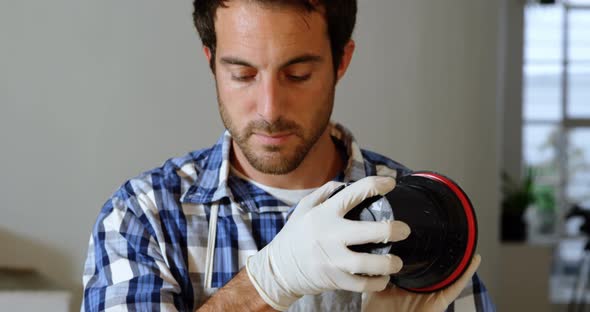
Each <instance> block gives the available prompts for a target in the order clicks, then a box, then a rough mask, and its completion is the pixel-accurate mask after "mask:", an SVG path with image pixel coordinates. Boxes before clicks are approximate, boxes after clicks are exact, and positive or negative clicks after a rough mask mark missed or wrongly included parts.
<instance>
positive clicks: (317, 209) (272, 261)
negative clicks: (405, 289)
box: [246, 177, 410, 310]
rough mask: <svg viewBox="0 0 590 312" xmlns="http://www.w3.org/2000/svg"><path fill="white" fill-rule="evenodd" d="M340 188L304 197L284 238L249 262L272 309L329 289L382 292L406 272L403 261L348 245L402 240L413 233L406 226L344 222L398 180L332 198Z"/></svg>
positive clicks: (366, 184)
mask: <svg viewBox="0 0 590 312" xmlns="http://www.w3.org/2000/svg"><path fill="white" fill-rule="evenodd" d="M340 185H342V183H335V182H329V183H327V184H325V185H324V186H322V187H321V188H319V189H318V190H316V191H315V192H313V193H311V194H310V195H308V196H306V197H305V198H303V199H302V200H301V202H300V203H299V204H298V205H297V207H296V208H295V212H294V213H293V215H292V216H291V218H290V219H289V221H288V222H287V223H286V224H285V227H284V228H283V229H282V230H281V231H280V232H279V234H278V235H277V236H276V237H275V238H274V239H273V240H272V241H271V242H270V243H269V244H268V245H267V246H266V247H265V248H263V249H262V250H260V251H259V252H258V253H256V254H255V255H254V256H252V257H250V258H249V259H248V263H247V265H246V269H247V272H248V276H249V278H250V281H251V282H252V284H253V285H254V287H255V288H256V290H257V291H258V293H259V294H260V296H261V297H262V298H263V299H264V301H265V302H266V303H268V304H269V305H271V306H272V307H273V308H275V309H277V310H286V309H287V308H288V307H289V306H290V305H291V304H292V303H293V302H294V301H296V300H297V299H299V298H300V297H302V296H303V295H317V294H320V293H322V292H324V291H329V290H337V289H342V290H348V291H355V292H373V291H380V290H383V289H384V288H385V286H386V285H387V283H388V282H389V275H390V274H393V273H396V272H398V271H399V270H400V269H401V268H402V265H403V264H402V261H401V259H400V258H399V257H396V256H393V255H374V254H368V253H357V252H353V251H352V250H350V249H348V246H351V245H359V244H365V243H378V242H395V241H399V240H403V239H405V238H407V237H408V235H409V234H410V228H409V227H408V226H407V225H406V224H405V223H403V222H400V221H391V222H369V221H352V220H348V219H344V215H345V214H346V213H347V212H348V211H350V210H351V209H352V208H354V207H355V206H356V205H358V204H360V203H361V202H362V201H363V200H364V199H366V198H369V197H372V196H377V195H384V194H386V193H388V192H390V191H391V190H392V189H393V188H394V187H395V180H394V179H392V178H387V177H367V178H364V179H361V180H359V181H357V182H355V183H353V184H351V185H350V186H348V187H346V188H344V189H343V190H342V191H340V192H338V193H337V194H336V195H334V196H333V197H331V198H329V196H330V195H331V194H332V193H333V192H334V191H335V190H336V189H337V188H338V187H339V186H340Z"/></svg>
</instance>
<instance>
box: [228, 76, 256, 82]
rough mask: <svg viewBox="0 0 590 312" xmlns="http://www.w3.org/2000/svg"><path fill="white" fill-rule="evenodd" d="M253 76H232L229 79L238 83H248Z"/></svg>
mask: <svg viewBox="0 0 590 312" xmlns="http://www.w3.org/2000/svg"><path fill="white" fill-rule="evenodd" d="M254 77H256V76H255V75H232V76H231V79H232V80H235V81H238V82H248V81H251V80H253V79H254Z"/></svg>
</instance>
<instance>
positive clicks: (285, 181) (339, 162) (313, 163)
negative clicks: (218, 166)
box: [230, 126, 344, 189]
mask: <svg viewBox="0 0 590 312" xmlns="http://www.w3.org/2000/svg"><path fill="white" fill-rule="evenodd" d="M230 161H231V164H232V165H233V166H234V167H235V168H236V169H237V170H238V171H240V172H241V173H242V174H244V175H245V176H247V177H248V178H250V179H252V180H254V181H256V182H258V183H262V184H264V185H268V186H271V187H276V188H283V189H309V188H315V187H319V186H322V185H323V184H325V183H326V182H328V181H331V180H332V179H333V178H334V177H335V176H336V175H337V174H338V172H340V171H341V170H342V169H343V167H344V160H343V159H342V158H341V157H340V154H339V153H338V148H337V147H336V144H334V142H333V141H332V138H331V137H330V126H328V127H326V130H325V131H324V133H323V134H322V136H321V137H320V138H319V139H318V141H317V142H316V144H314V146H313V147H312V148H311V150H310V151H309V153H308V154H307V156H306V157H305V159H304V160H303V161H302V162H301V164H300V165H299V167H297V168H296V169H295V170H293V171H291V172H289V173H287V174H282V175H273V174H266V173H262V172H260V171H258V170H256V169H255V168H254V167H252V166H251V165H250V163H249V162H248V161H247V160H246V157H245V156H244V155H243V154H242V153H241V150H240V149H239V147H238V146H237V144H236V143H235V142H233V141H232V151H231V160H230Z"/></svg>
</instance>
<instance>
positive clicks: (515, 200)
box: [501, 167, 535, 241]
mask: <svg viewBox="0 0 590 312" xmlns="http://www.w3.org/2000/svg"><path fill="white" fill-rule="evenodd" d="M534 201H535V196H534V175H533V169H532V168H530V167H529V168H527V170H526V173H525V176H524V177H523V179H522V180H521V181H517V180H515V179H513V178H511V177H510V176H509V175H508V174H507V173H506V172H502V232H501V234H502V241H524V240H525V239H526V233H527V231H526V230H527V228H526V222H525V220H524V218H523V216H524V213H525V211H526V209H527V208H528V207H529V206H530V205H531V204H532V203H533V202H534Z"/></svg>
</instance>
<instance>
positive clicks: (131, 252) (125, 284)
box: [81, 190, 186, 311]
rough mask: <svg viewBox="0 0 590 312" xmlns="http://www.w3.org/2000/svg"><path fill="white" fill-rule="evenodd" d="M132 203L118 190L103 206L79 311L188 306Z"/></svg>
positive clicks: (154, 241)
mask: <svg viewBox="0 0 590 312" xmlns="http://www.w3.org/2000/svg"><path fill="white" fill-rule="evenodd" d="M134 205H138V204H137V201H136V200H134V198H132V197H130V196H129V195H128V194H126V193H125V191H122V190H119V191H118V192H117V193H116V194H115V195H114V196H113V197H112V198H111V199H110V200H108V201H107V202H106V203H105V205H104V206H103V209H102V211H101V213H100V214H99V216H98V219H97V221H96V224H95V225H94V228H93V231H92V235H91V237H90V242H89V248H88V255H87V258H86V262H85V265H84V277H83V283H84V297H83V303H82V307H81V311H184V310H186V308H185V307H183V303H182V299H181V298H180V295H179V294H180V287H179V284H178V283H177V281H176V280H175V279H174V277H173V275H172V274H171V271H170V269H169V268H168V266H167V264H166V261H165V259H164V257H163V256H162V253H161V251H160V248H159V244H158V242H157V240H156V239H155V236H154V235H152V234H153V233H150V229H151V226H150V224H149V222H148V221H147V219H146V218H145V215H142V214H141V213H139V212H140V211H141V210H140V209H139V210H138V207H133V206H134ZM134 208H135V209H134ZM151 231H153V229H151Z"/></svg>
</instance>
